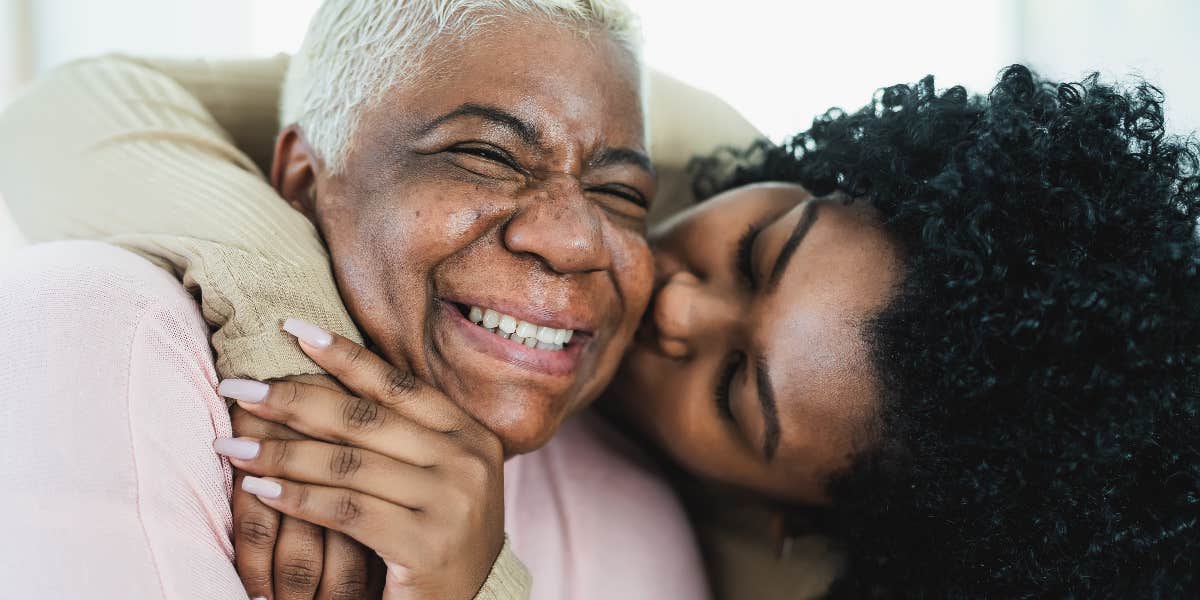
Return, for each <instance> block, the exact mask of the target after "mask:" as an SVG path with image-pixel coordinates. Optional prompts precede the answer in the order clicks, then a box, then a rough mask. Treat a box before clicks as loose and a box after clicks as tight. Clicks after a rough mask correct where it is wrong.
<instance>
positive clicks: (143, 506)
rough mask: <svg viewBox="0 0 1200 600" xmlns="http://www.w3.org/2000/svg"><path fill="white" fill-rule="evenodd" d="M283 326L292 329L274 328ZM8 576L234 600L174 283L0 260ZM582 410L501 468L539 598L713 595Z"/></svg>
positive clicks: (2, 498)
mask: <svg viewBox="0 0 1200 600" xmlns="http://www.w3.org/2000/svg"><path fill="white" fill-rule="evenodd" d="M282 316H286V315H281V317H282ZM0 331H2V332H3V334H4V340H5V341H4V343H3V344H0V365H2V368H0V482H2V483H0V515H3V516H4V518H3V519H0V539H3V540H5V542H4V543H3V544H0V580H2V581H4V582H5V593H6V594H11V595H12V596H13V597H43V598H48V597H55V598H57V597H93V598H117V597H121V598H181V599H182V598H187V599H199V598H214V599H228V598H236V599H244V598H246V595H245V592H244V591H243V590H242V587H241V584H240V581H239V580H238V579H237V574H236V572H235V571H234V568H233V564H232V556H233V547H232V544H231V542H230V528H231V526H232V518H231V516H230V509H229V494H230V490H231V475H230V469H229V464H228V463H227V462H225V461H224V460H223V459H221V458H220V457H218V456H217V455H216V454H214V453H213V452H212V449H211V443H212V440H213V438H214V437H216V436H228V435H230V425H229V416H228V413H227V411H226V409H225V404H224V402H223V401H222V400H221V398H219V397H218V396H217V394H216V391H215V387H216V383H217V376H216V373H215V368H214V366H213V360H212V354H211V351H210V350H209V347H208V328H207V326H206V325H205V323H204V321H203V319H202V318H201V316H200V314H199V310H198V308H197V305H196V302H195V301H194V300H193V299H192V297H191V296H190V295H189V294H188V293H187V292H186V291H185V290H184V289H183V288H182V287H181V286H180V285H179V283H178V282H176V281H175V280H174V279H173V278H172V277H170V275H168V274H167V273H166V272H164V271H162V270H160V269H158V268H156V267H154V266H153V265H151V264H150V263H148V262H146V261H145V260H143V259H141V258H139V257H137V256H136V255H133V254H131V253H129V252H126V251H124V250H121V249H119V248H116V247H114V246H110V245H106V244H99V243H94V242H59V243H54V244H46V245H41V246H34V247H31V248H28V249H25V250H22V251H20V252H18V253H17V254H15V255H14V256H13V257H11V258H10V259H8V260H6V261H4V262H0ZM634 456H635V455H634V454H633V453H630V452H628V451H626V450H625V445H624V444H623V443H621V440H620V439H619V437H618V436H617V435H616V434H615V432H613V431H611V430H610V429H609V428H608V427H607V426H606V425H605V424H604V423H602V422H600V421H599V420H597V419H596V418H594V417H592V416H590V415H584V416H581V417H578V418H576V419H574V420H572V421H571V422H568V423H567V424H566V425H564V427H563V429H562V431H561V432H560V433H559V435H558V436H556V437H555V438H554V440H553V441H552V442H551V443H550V444H549V445H548V446H547V447H546V448H544V449H542V450H540V451H538V452H535V453H533V454H530V455H526V456H522V457H519V458H516V459H513V460H511V461H509V463H508V464H507V465H506V466H505V477H506V481H505V509H506V511H505V514H506V519H507V523H506V524H507V527H506V529H507V531H508V533H509V536H510V539H511V542H512V544H513V546H514V548H515V549H516V552H517V555H518V556H520V557H521V558H522V560H523V561H524V562H525V564H526V566H528V567H529V569H530V571H531V573H532V574H533V577H534V589H533V596H532V597H533V598H537V599H546V600H550V599H555V600H559V599H591V598H596V599H600V598H606V599H607V598H625V599H636V598H647V599H649V598H655V599H658V598H680V599H688V600H690V599H696V598H705V597H707V596H708V592H707V588H706V585H705V582H704V577H703V571H702V567H701V562H700V557H699V555H698V551H697V546H696V543H695V541H694V539H693V535H692V532H691V529H690V528H689V526H688V523H687V520H686V518H685V516H684V514H683V512H682V510H681V508H680V505H679V503H678V501H677V500H676V498H675V496H674V495H673V494H672V492H671V491H670V489H668V487H667V486H666V485H665V484H664V483H663V482H662V481H661V480H659V479H658V478H657V477H656V476H655V475H654V474H653V472H652V471H651V470H649V469H647V468H645V467H644V466H643V465H642V464H641V463H640V462H639V461H638V460H637V459H636V458H634Z"/></svg>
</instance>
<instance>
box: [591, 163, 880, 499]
mask: <svg viewBox="0 0 1200 600" xmlns="http://www.w3.org/2000/svg"><path fill="white" fill-rule="evenodd" d="M843 200H844V199H842V198H822V199H814V198H812V196H811V194H809V193H808V192H807V191H806V190H804V189H803V188H801V187H799V186H795V185H786V184H765V185H757V186H747V187H743V188H739V189H736V190H732V191H730V192H727V193H725V194H722V195H721V196H718V197H716V198H713V199H711V200H708V201H706V202H705V203H703V204H700V205H698V206H696V207H693V208H692V209H690V210H688V211H685V212H684V213H681V214H679V215H676V216H675V217H674V218H672V219H671V220H669V221H668V222H666V223H664V224H662V226H660V227H658V228H656V230H655V231H653V232H652V233H651V236H650V238H651V243H652V245H653V248H654V251H655V261H656V263H657V270H658V274H657V279H658V282H657V284H656V290H657V292H656V294H655V297H654V300H653V303H652V305H651V307H650V310H649V311H648V313H647V317H646V320H645V325H644V327H643V329H642V331H641V332H640V333H639V336H638V341H637V342H635V344H634V345H633V347H632V348H631V349H630V350H629V352H628V353H627V354H626V356H625V360H624V363H623V364H622V368H621V370H620V371H619V373H618V375H617V378H616V379H615V380H614V382H613V385H612V387H611V388H610V390H609V391H608V392H606V393H605V402H606V404H607V405H608V406H609V407H610V408H613V409H614V410H615V411H616V412H618V413H619V414H620V415H621V417H622V418H623V419H625V420H627V421H628V422H629V423H630V424H632V426H633V427H634V428H635V429H637V430H638V431H640V432H641V433H642V434H644V435H645V436H646V437H647V438H648V440H649V441H650V442H651V443H652V444H653V445H655V446H657V447H658V448H660V449H661V450H663V451H664V452H665V453H666V454H667V455H668V456H669V457H670V458H671V459H672V460H674V461H675V462H677V463H678V464H680V465H681V466H683V467H684V468H685V469H686V470H688V471H690V472H691V473H693V474H695V475H697V476H699V477H700V478H702V479H705V480H708V481H710V482H714V483H718V484H723V485H725V486H730V487H733V488H736V489H740V490H743V491H746V492H749V493H751V494H753V495H755V496H766V497H769V498H772V499H775V500H778V501H784V502H789V503H800V504H808V505H822V504H827V503H828V502H829V498H828V495H827V492H826V489H825V488H826V486H825V484H826V482H827V481H828V480H829V478H830V477H831V476H832V475H834V474H836V473H837V472H838V471H840V470H842V469H844V468H846V467H847V466H849V464H850V457H851V456H852V455H853V454H854V453H856V452H858V451H860V450H862V449H863V448H864V447H865V446H867V445H869V444H870V443H871V442H872V440H873V436H872V433H871V432H872V427H873V423H874V415H875V409H876V406H877V397H878V382H877V381H876V377H875V375H874V373H873V370H872V368H871V365H870V361H869V360H868V358H867V354H866V352H867V347H866V344H865V343H864V341H863V340H862V337H861V326H862V324H863V323H864V322H865V321H866V320H868V319H869V318H870V317H871V316H873V315H875V314H877V313H878V312H879V311H880V310H882V309H883V307H884V306H885V305H886V303H887V301H888V300H889V299H890V297H891V296H892V294H893V293H894V288H895V286H896V285H898V283H899V281H900V275H901V267H900V266H901V265H902V255H901V253H900V251H899V249H898V247H897V246H896V245H895V244H894V243H893V242H892V240H891V239H890V238H889V236H888V235H887V233H886V232H885V231H884V230H883V229H882V227H881V226H880V225H879V224H878V222H877V220H876V218H875V216H874V214H873V212H872V210H871V209H869V208H868V207H867V206H866V204H865V203H864V202H856V203H853V204H851V205H849V206H847V205H846V204H845V203H844V202H843ZM755 231H758V233H757V235H754V234H753V233H751V234H750V235H747V232H755ZM743 241H746V242H750V243H747V244H741V242H743ZM740 248H744V249H743V250H742V251H741V252H739V249H740ZM651 400H652V401H651Z"/></svg>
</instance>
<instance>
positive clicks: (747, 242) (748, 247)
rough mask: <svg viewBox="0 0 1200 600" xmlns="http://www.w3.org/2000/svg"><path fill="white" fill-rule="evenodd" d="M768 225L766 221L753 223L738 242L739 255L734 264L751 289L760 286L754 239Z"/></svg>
mask: <svg viewBox="0 0 1200 600" xmlns="http://www.w3.org/2000/svg"><path fill="white" fill-rule="evenodd" d="M765 228H766V226H765V224H764V223H761V222H759V223H753V224H751V225H750V226H749V227H748V228H746V232H745V233H743V234H742V236H741V237H740V238H738V242H737V257H736V259H735V261H734V264H735V265H736V266H737V272H738V276H739V277H740V278H741V279H742V281H744V282H745V283H746V285H748V286H750V289H756V288H757V287H758V281H757V280H756V279H755V277H754V241H755V240H757V239H758V234H760V233H762V230H763V229H765Z"/></svg>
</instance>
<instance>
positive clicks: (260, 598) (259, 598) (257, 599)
mask: <svg viewBox="0 0 1200 600" xmlns="http://www.w3.org/2000/svg"><path fill="white" fill-rule="evenodd" d="M251 600H267V597H266V596H255V597H254V598H251Z"/></svg>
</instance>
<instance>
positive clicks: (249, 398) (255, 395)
mask: <svg viewBox="0 0 1200 600" xmlns="http://www.w3.org/2000/svg"><path fill="white" fill-rule="evenodd" d="M270 390H271V387H270V386H268V385H267V384H265V383H263V382H261V381H253V380H250V379H226V380H224V381H222V382H221V383H220V384H219V385H217V392H218V393H220V394H221V395H222V396H225V397H226V398H233V399H234V400H241V401H242V402H249V403H251V404H259V403H261V402H262V401H263V400H266V399H267V392H269V391H270Z"/></svg>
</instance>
